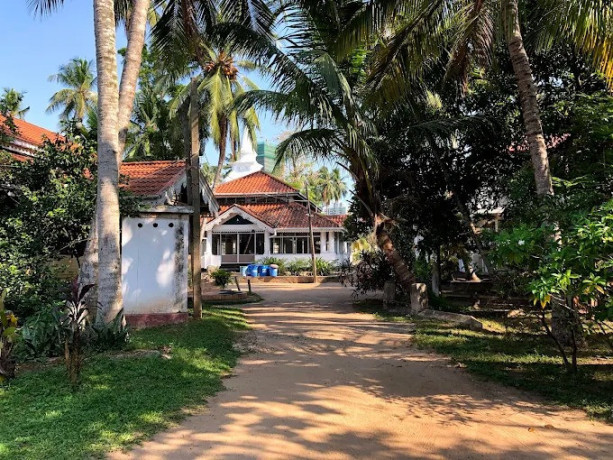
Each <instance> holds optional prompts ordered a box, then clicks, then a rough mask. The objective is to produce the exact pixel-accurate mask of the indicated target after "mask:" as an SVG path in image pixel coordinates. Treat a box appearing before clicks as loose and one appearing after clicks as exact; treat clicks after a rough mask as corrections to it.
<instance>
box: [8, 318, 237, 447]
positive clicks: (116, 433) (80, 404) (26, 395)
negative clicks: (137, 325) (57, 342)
mask: <svg viewBox="0 0 613 460" xmlns="http://www.w3.org/2000/svg"><path fill="white" fill-rule="evenodd" d="M246 327H247V325H246V323H245V321H244V317H243V315H242V313H241V312H240V311H239V310H235V309H222V308H219V309H209V310H207V311H206V312H205V317H204V319H203V320H201V321H192V322H189V323H187V324H183V325H175V326H165V327H160V328H155V329H148V330H142V331H137V332H134V333H133V334H132V344H131V348H134V349H147V350H151V349H159V348H161V347H171V350H172V351H171V352H170V355H171V358H170V359H164V358H163V357H161V356H159V355H157V354H155V355H150V356H141V357H136V356H135V357H123V358H118V357H115V358H113V357H112V356H109V355H98V356H94V357H91V358H89V359H88V360H87V361H86V363H85V367H84V370H83V383H82V385H81V387H80V388H79V389H78V390H77V391H76V392H73V391H72V390H71V388H70V386H69V384H68V381H67V378H66V375H65V371H64V368H63V367H62V366H53V367H50V368H45V369H43V370H39V371H30V372H24V373H23V374H21V375H18V377H17V378H16V379H15V380H14V381H12V382H11V384H10V386H8V387H0V414H1V415H0V459H5V458H6V459H9V458H11V459H15V458H20V459H21V458H26V459H55V458H58V459H59V458H70V459H72V458H91V457H101V456H103V454H104V453H105V452H107V451H109V450H112V449H117V448H122V447H126V446H129V445H131V444H133V443H135V442H138V441H141V440H143V439H145V438H147V437H149V436H150V435H152V434H153V433H155V432H158V431H160V430H163V429H166V428H168V427H170V426H171V425H172V424H174V423H176V422H177V421H179V420H180V419H181V418H183V417H184V416H186V415H187V414H188V413H189V412H190V411H192V412H193V411H194V410H197V409H198V408H199V407H201V406H202V404H203V403H204V402H205V400H206V398H207V397H208V396H211V395H212V394H214V393H215V392H217V391H219V390H220V389H222V377H223V376H224V375H225V374H227V373H228V372H229V371H230V369H231V368H232V367H233V366H234V365H235V364H236V360H237V358H238V352H236V351H234V349H233V348H232V345H233V342H234V338H235V331H236V330H239V329H246Z"/></svg>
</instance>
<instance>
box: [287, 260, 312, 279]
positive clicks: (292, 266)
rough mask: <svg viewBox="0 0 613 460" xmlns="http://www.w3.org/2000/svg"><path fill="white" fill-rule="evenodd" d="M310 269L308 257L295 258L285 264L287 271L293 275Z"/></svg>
mask: <svg viewBox="0 0 613 460" xmlns="http://www.w3.org/2000/svg"><path fill="white" fill-rule="evenodd" d="M311 270H312V266H311V261H310V260H309V259H305V258H302V259H295V260H292V261H291V262H289V263H288V264H287V271H288V272H289V273H290V274H291V275H294V276H298V275H300V274H302V273H304V272H310V271H311Z"/></svg>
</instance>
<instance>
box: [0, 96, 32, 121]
mask: <svg viewBox="0 0 613 460" xmlns="http://www.w3.org/2000/svg"><path fill="white" fill-rule="evenodd" d="M24 96H25V93H24V92H23V91H17V90H16V89H13V88H4V91H3V93H2V96H1V97H0V101H2V110H3V112H4V114H5V115H10V116H11V117H13V118H22V119H23V118H24V117H25V115H26V113H28V111H29V110H30V107H24V106H23V98H24Z"/></svg>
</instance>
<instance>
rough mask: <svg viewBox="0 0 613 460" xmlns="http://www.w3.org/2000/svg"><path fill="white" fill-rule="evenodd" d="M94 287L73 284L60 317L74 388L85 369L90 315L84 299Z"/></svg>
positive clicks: (66, 359)
mask: <svg viewBox="0 0 613 460" xmlns="http://www.w3.org/2000/svg"><path fill="white" fill-rule="evenodd" d="M93 287H94V285H93V284H86V285H85V286H83V287H80V286H79V283H78V281H77V280H75V281H74V282H73V284H72V289H71V295H70V298H69V299H68V301H67V302H66V306H65V308H64V311H63V312H62V314H61V316H60V325H61V327H62V336H63V339H64V358H65V361H66V370H67V371H68V377H69V379H70V383H72V385H73V386H77V385H78V384H79V381H80V378H81V369H82V368H83V357H84V354H83V351H84V345H85V344H84V335H85V334H84V333H85V330H86V327H87V320H88V315H89V310H88V308H87V305H86V304H85V301H84V299H85V296H86V295H87V293H88V292H89V290H90V289H91V288H93Z"/></svg>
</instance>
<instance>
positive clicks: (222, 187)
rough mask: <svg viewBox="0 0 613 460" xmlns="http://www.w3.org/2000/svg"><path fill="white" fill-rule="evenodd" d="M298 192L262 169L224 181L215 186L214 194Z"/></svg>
mask: <svg viewBox="0 0 613 460" xmlns="http://www.w3.org/2000/svg"><path fill="white" fill-rule="evenodd" d="M287 193H300V192H299V191H298V190H296V189H295V188H294V187H292V186H291V185H289V184H287V183H285V182H283V181H282V180H281V179H279V178H277V177H275V176H273V175H271V174H268V173H265V172H263V171H258V172H254V173H251V174H248V175H246V176H244V177H239V178H238V179H234V180H231V181H228V182H224V183H221V184H219V185H218V186H217V187H215V195H216V196H221V195H265V194H287Z"/></svg>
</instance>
